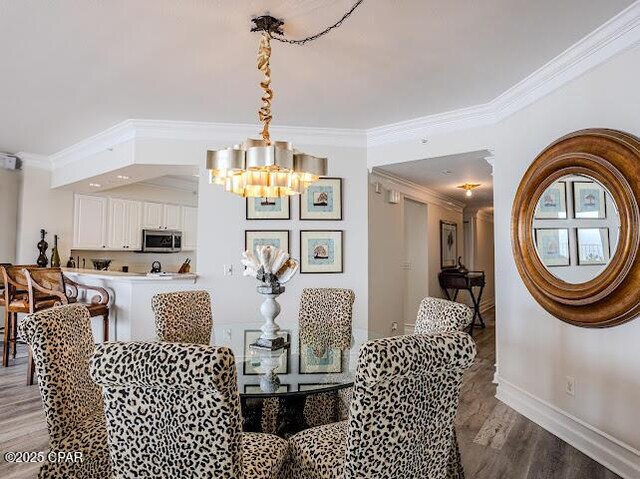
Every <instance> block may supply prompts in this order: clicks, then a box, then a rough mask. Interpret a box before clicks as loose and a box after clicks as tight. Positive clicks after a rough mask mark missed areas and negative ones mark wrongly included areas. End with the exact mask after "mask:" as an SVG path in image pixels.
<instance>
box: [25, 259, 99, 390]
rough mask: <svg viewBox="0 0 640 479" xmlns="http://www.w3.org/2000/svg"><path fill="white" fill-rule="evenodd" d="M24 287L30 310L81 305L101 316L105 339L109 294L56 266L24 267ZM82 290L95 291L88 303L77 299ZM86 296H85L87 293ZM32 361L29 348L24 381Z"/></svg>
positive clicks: (31, 374)
mask: <svg viewBox="0 0 640 479" xmlns="http://www.w3.org/2000/svg"><path fill="white" fill-rule="evenodd" d="M24 272H25V276H26V279H27V286H28V293H29V294H28V303H29V308H30V311H29V312H30V313H33V312H36V311H42V310H44V309H48V308H52V307H54V306H61V305H65V304H82V305H83V306H85V307H86V308H87V309H88V310H89V315H90V317H92V318H94V317H101V318H102V333H103V340H104V341H109V293H108V291H107V290H106V289H104V288H100V287H98V286H88V285H85V284H81V283H77V282H75V281H72V280H71V279H69V278H67V277H66V276H64V274H63V273H62V270H61V269H60V268H36V269H32V268H28V269H25V270H24ZM81 290H84V291H86V292H88V291H95V292H96V293H98V294H97V295H95V296H93V297H92V298H91V299H90V302H89V303H86V302H81V301H79V299H80V297H79V292H80V291H81ZM87 298H88V295H87ZM33 373H34V368H33V360H32V355H31V350H29V369H28V371H27V374H28V378H27V384H29V385H31V384H33Z"/></svg>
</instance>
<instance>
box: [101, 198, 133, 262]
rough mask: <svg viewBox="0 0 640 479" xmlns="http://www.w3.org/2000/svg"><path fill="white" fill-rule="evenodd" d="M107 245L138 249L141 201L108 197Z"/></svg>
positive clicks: (110, 247) (116, 247)
mask: <svg viewBox="0 0 640 479" xmlns="http://www.w3.org/2000/svg"><path fill="white" fill-rule="evenodd" d="M107 224H108V227H107V238H108V239H107V247H108V248H109V249H123V250H129V249H132V250H138V249H140V248H141V247H142V203H141V202H140V201H130V200H122V199H118V198H109V217H108V222H107Z"/></svg>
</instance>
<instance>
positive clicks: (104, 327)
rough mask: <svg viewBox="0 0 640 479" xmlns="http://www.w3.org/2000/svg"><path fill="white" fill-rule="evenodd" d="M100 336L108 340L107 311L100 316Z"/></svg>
mask: <svg viewBox="0 0 640 479" xmlns="http://www.w3.org/2000/svg"><path fill="white" fill-rule="evenodd" d="M102 336H103V339H104V341H105V342H107V341H109V313H107V314H105V315H104V316H102Z"/></svg>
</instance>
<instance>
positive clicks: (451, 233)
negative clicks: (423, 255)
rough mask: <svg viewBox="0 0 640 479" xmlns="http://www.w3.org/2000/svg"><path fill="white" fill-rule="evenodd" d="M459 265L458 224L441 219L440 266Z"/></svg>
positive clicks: (453, 266)
mask: <svg viewBox="0 0 640 479" xmlns="http://www.w3.org/2000/svg"><path fill="white" fill-rule="evenodd" d="M457 265H458V224H457V223H450V222H448V221H440V268H441V269H447V268H455V267H456V266H457Z"/></svg>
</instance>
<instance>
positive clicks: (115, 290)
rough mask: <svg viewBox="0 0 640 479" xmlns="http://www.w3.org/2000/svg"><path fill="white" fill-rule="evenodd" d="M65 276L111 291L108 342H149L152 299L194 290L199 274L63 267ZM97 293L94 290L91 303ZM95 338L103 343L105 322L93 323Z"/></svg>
mask: <svg viewBox="0 0 640 479" xmlns="http://www.w3.org/2000/svg"><path fill="white" fill-rule="evenodd" d="M63 271H64V274H65V276H68V277H69V278H70V279H72V280H73V281H77V282H78V283H82V284H86V285H88V286H99V287H101V288H105V289H106V290H107V291H108V292H109V296H110V301H109V336H110V337H109V340H111V341H150V340H153V339H155V337H156V326H155V317H154V314H153V311H152V310H151V299H152V298H153V296H154V295H156V294H158V293H172V292H176V291H193V290H196V289H198V286H197V285H196V283H197V279H198V275H197V274H195V273H188V274H177V273H173V274H166V275H157V274H153V275H147V274H145V273H123V272H122V271H98V270H93V269H74V268H63ZM93 294H95V293H93V292H91V291H89V293H88V297H86V298H81V299H82V300H83V301H90V300H91V296H92V295H93ZM92 328H93V336H94V339H95V340H96V341H102V323H100V324H98V322H95V321H94V322H92Z"/></svg>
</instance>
